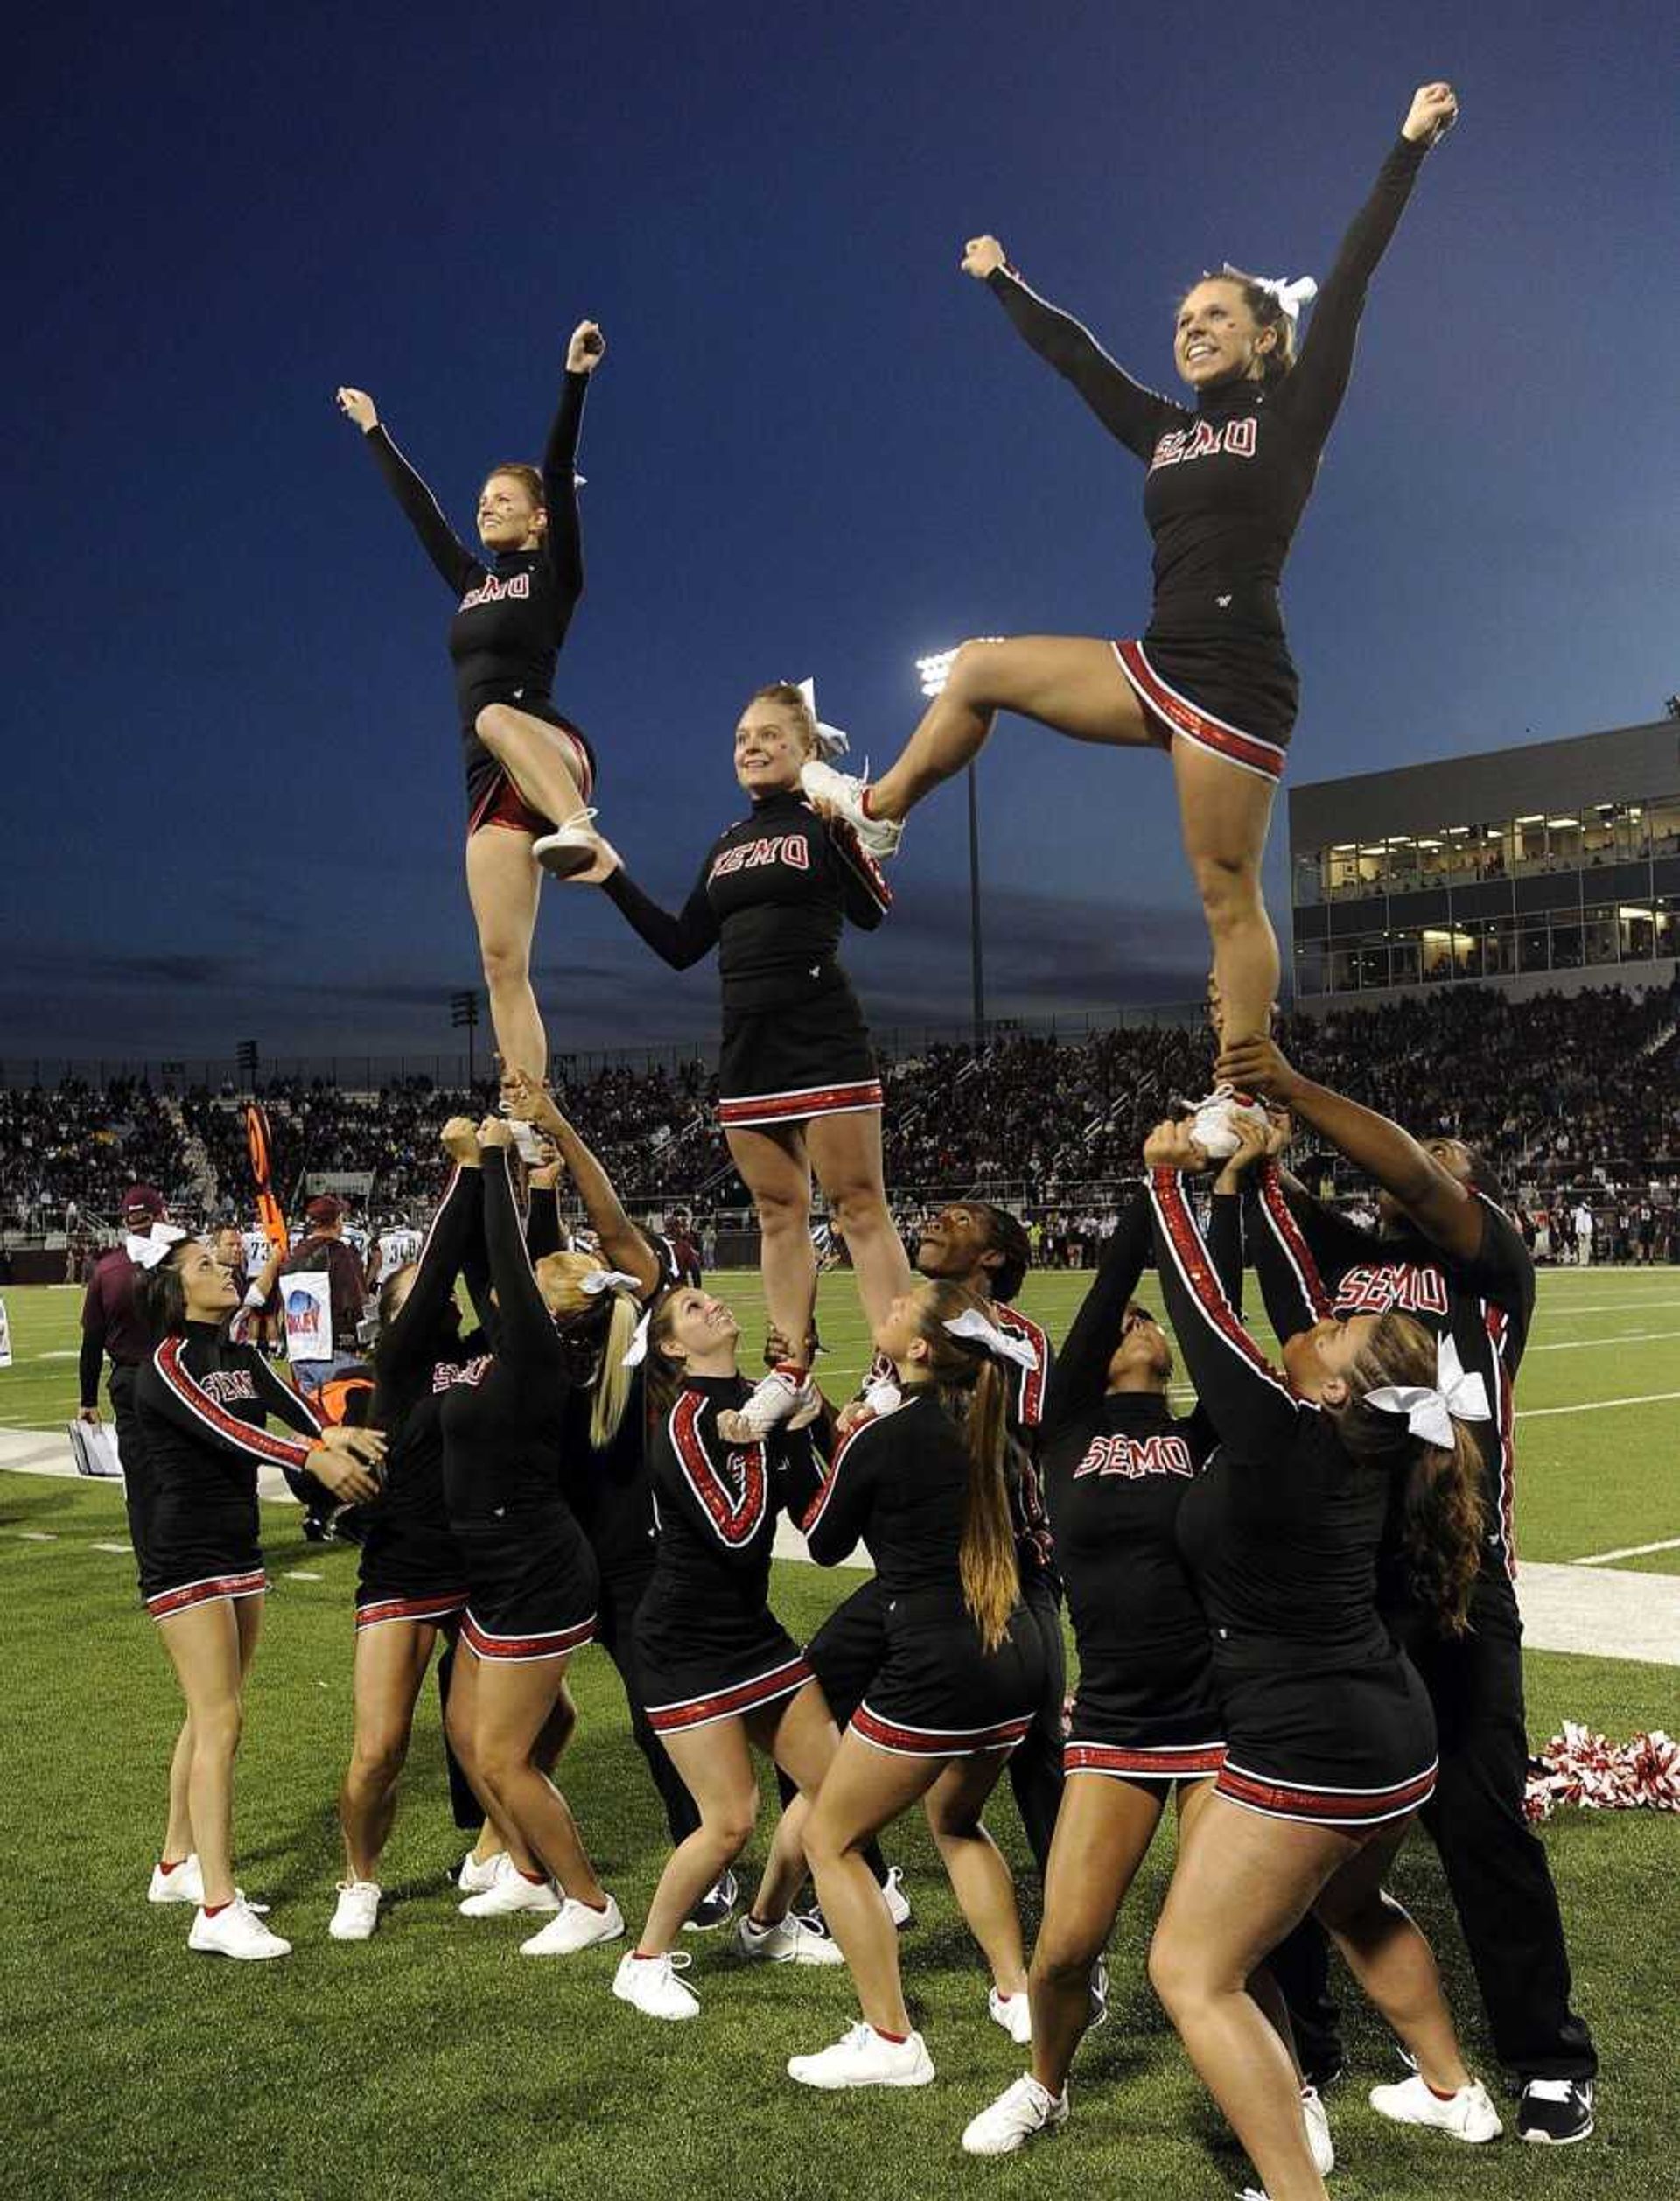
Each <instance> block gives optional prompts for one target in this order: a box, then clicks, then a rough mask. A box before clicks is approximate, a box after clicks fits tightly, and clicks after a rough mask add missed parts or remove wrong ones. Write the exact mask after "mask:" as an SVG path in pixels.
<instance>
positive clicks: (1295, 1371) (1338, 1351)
mask: <svg viewBox="0 0 1680 2201" xmlns="http://www.w3.org/2000/svg"><path fill="white" fill-rule="evenodd" d="M1382 1320H1383V1317H1382V1315H1380V1314H1350V1315H1349V1316H1348V1320H1347V1321H1345V1322H1339V1321H1337V1320H1336V1319H1335V1317H1334V1315H1327V1317H1326V1318H1325V1320H1324V1321H1321V1322H1314V1324H1313V1327H1312V1328H1311V1329H1304V1330H1298V1331H1297V1332H1296V1334H1295V1335H1294V1336H1293V1337H1291V1338H1287V1339H1285V1343H1284V1370H1285V1374H1286V1375H1287V1376H1288V1377H1289V1380H1290V1382H1291V1383H1292V1384H1293V1386H1294V1387H1295V1389H1296V1391H1299V1393H1300V1395H1301V1397H1302V1398H1316V1399H1319V1400H1320V1402H1321V1403H1322V1404H1324V1405H1330V1406H1339V1405H1342V1404H1343V1403H1344V1402H1345V1401H1346V1399H1347V1397H1348V1370H1349V1369H1350V1368H1351V1367H1352V1366H1353V1364H1354V1363H1355V1361H1356V1360H1357V1359H1358V1358H1359V1356H1360V1355H1361V1353H1362V1352H1363V1351H1364V1349H1365V1348H1366V1346H1367V1345H1368V1344H1369V1342H1370V1340H1371V1337H1372V1335H1373V1334H1374V1333H1375V1331H1376V1327H1377V1325H1378V1323H1379V1322H1381V1321H1382Z"/></svg>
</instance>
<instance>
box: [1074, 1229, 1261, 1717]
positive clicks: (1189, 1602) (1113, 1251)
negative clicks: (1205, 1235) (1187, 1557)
mask: <svg viewBox="0 0 1680 2201" xmlns="http://www.w3.org/2000/svg"><path fill="white" fill-rule="evenodd" d="M1241 1209H1242V1202H1241V1201H1240V1200H1239V1199H1237V1198H1236V1196H1235V1195H1225V1194H1222V1195H1216V1197H1215V1202H1214V1217H1213V1223H1212V1225H1211V1228H1210V1230H1209V1247H1210V1255H1211V1258H1212V1259H1213V1260H1214V1262H1215V1265H1216V1268H1217V1271H1218V1273H1219V1275H1220V1277H1221V1278H1222V1281H1223V1285H1224V1289H1225V1291H1226V1293H1227V1295H1228V1297H1229V1299H1230V1300H1232V1302H1233V1303H1234V1304H1236V1305H1238V1306H1240V1304H1241V1297H1242V1275H1243V1245H1242V1216H1241ZM1149 1251H1150V1209H1149V1203H1148V1202H1147V1201H1146V1200H1145V1199H1144V1198H1143V1197H1142V1196H1141V1195H1139V1196H1138V1197H1137V1198H1134V1199H1131V1200H1130V1201H1128V1202H1127V1204H1126V1206H1125V1207H1124V1209H1122V1211H1121V1216H1120V1223H1119V1227H1118V1228H1117V1230H1115V1232H1114V1234H1113V1236H1112V1237H1110V1240H1109V1242H1108V1244H1107V1245H1106V1246H1105V1247H1104V1248H1103V1258H1102V1261H1101V1263H1100V1264H1099V1265H1098V1268H1097V1272H1096V1280H1095V1281H1094V1282H1093V1284H1092V1286H1091V1288H1090V1290H1089V1292H1088V1293H1086V1295H1085V1299H1084V1301H1083V1303H1082V1306H1081V1307H1080V1310H1079V1313H1078V1314H1076V1315H1075V1318H1074V1324H1073V1328H1071V1329H1070V1330H1069V1331H1068V1335H1067V1336H1066V1338H1064V1339H1063V1341H1062V1346H1061V1352H1060V1354H1059V1355H1058V1356H1057V1359H1056V1365H1055V1370H1054V1374H1053V1375H1052V1377H1051V1379H1050V1389H1049V1394H1048V1397H1047V1399H1046V1401H1045V1410H1044V1428H1043V1439H1042V1442H1043V1454H1042V1456H1043V1462H1044V1471H1045V1490H1046V1497H1047V1500H1048V1504H1049V1509H1050V1525H1051V1527H1052V1529H1053V1530H1054V1534H1055V1539H1056V1560H1057V1564H1058V1565H1059V1567H1061V1578H1062V1581H1063V1583H1064V1585H1065V1587H1066V1589H1067V1593H1068V1613H1069V1616H1071V1618H1072V1620H1073V1623H1074V1636H1075V1641H1076V1643H1077V1644H1078V1646H1079V1658H1080V1666H1081V1670H1082V1672H1085V1671H1090V1672H1102V1673H1103V1674H1104V1675H1110V1674H1124V1673H1125V1672H1127V1671H1128V1670H1131V1669H1135V1670H1137V1671H1138V1672H1140V1673H1141V1672H1156V1671H1159V1669H1160V1668H1161V1667H1162V1666H1163V1665H1165V1666H1166V1667H1169V1668H1171V1667H1177V1668H1178V1669H1180V1671H1181V1672H1185V1673H1187V1672H1190V1671H1191V1670H1192V1669H1193V1668H1194V1666H1195V1665H1197V1664H1198V1663H1199V1662H1200V1663H1201V1664H1202V1665H1205V1664H1206V1662H1207V1659H1208V1626H1207V1623H1206V1621H1205V1619H1204V1618H1203V1616H1202V1611H1201V1605H1200V1604H1199V1603H1198V1602H1197V1598H1196V1594H1195V1590H1194V1587H1193V1585H1192V1583H1191V1581H1190V1577H1189V1574H1188V1571H1187V1567H1186V1566H1185V1561H1184V1558H1183V1555H1182V1553H1180V1549H1179V1542H1178V1522H1179V1511H1180V1505H1181V1504H1182V1503H1183V1501H1184V1498H1185V1496H1186V1493H1187V1491H1188V1490H1189V1489H1190V1487H1191V1484H1192V1483H1194V1480H1195V1478H1196V1476H1199V1475H1200V1474H1201V1471H1202V1469H1204V1468H1205V1467H1206V1466H1207V1464H1208V1460H1209V1458H1210V1457H1211V1455H1212V1454H1213V1452H1214V1450H1215V1447H1216V1446H1217V1444H1218V1442H1219V1433H1218V1431H1217V1429H1216V1428H1215V1426H1214V1422H1213V1419H1212V1417H1211V1416H1210V1415H1209V1414H1208V1412H1207V1410H1206V1409H1205V1408H1204V1407H1202V1406H1200V1405H1199V1406H1198V1407H1197V1408H1196V1410H1195V1412H1194V1413H1191V1414H1188V1415H1186V1416H1184V1417H1183V1418H1182V1419H1180V1417H1179V1416H1178V1415H1176V1414H1174V1413H1173V1409H1172V1407H1171V1406H1170V1405H1169V1404H1168V1403H1167V1399H1166V1395H1165V1393H1163V1392H1151V1391H1110V1390H1109V1388H1108V1374H1109V1363H1110V1360H1111V1359H1112V1358H1113V1356H1114V1354H1115V1351H1116V1349H1117V1347H1118V1345H1119V1343H1120V1340H1121V1335H1122V1332H1123V1328H1124V1320H1125V1313H1126V1308H1127V1306H1128V1305H1129V1303H1130V1302H1131V1298H1132V1296H1133V1294H1134V1293H1136V1291H1137V1289H1138V1279H1139V1278H1140V1277H1141V1276H1142V1274H1143V1271H1144V1265H1145V1261H1146V1260H1147V1259H1148V1258H1149Z"/></svg>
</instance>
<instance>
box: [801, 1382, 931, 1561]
mask: <svg viewBox="0 0 1680 2201" xmlns="http://www.w3.org/2000/svg"><path fill="white" fill-rule="evenodd" d="M968 1487H969V1446H968V1440H967V1438H966V1437H965V1436H964V1435H963V1432H962V1430H961V1429H959V1428H958V1427H957V1426H956V1422H954V1421H953V1420H952V1419H951V1418H950V1416H949V1414H948V1413H947V1412H945V1410H944V1408H943V1407H942V1405H940V1403H939V1401H938V1399H937V1398H935V1395H934V1392H933V1391H932V1389H931V1388H929V1387H928V1386H925V1385H924V1386H922V1387H921V1388H913V1389H911V1390H909V1391H906V1393H905V1395H904V1403H903V1405H900V1406H898V1407H896V1408H895V1409H894V1410H893V1412H891V1413H888V1414H882V1415H880V1416H879V1418H878V1419H875V1420H872V1421H865V1422H862V1423H860V1424H859V1425H858V1427H857V1428H856V1429H854V1430H852V1432H851V1434H850V1435H849V1436H847V1437H845V1438H844V1439H843V1440H841V1443H840V1445H839V1447H838V1448H837V1451H836V1453H835V1455H834V1464H833V1467H832V1469H830V1474H829V1476H828V1479H827V1480H826V1482H825V1483H823V1488H822V1490H820V1491H819V1492H818V1493H817V1496H816V1501H815V1503H814V1504H812V1506H811V1508H810V1510H809V1512H808V1513H807V1514H806V1516H805V1518H804V1520H803V1522H802V1524H801V1525H802V1527H803V1529H804V1532H805V1542H806V1546H807V1548H808V1549H809V1553H810V1555H811V1557H812V1558H813V1559H814V1560H816V1562H817V1564H818V1566H819V1567H837V1566H839V1564H840V1562H841V1561H842V1560H844V1559H845V1558H847V1557H848V1556H849V1555H850V1554H851V1552H852V1551H853V1550H854V1549H855V1548H856V1546H858V1543H859V1542H861V1543H862V1544H863V1545H864V1546H865V1547H866V1549H867V1550H868V1553H869V1555H870V1557H871V1558H872V1560H874V1562H875V1572H876V1574H877V1575H878V1576H879V1581H880V1585H881V1588H882V1591H883V1592H884V1594H885V1595H886V1597H887V1599H888V1600H889V1602H890V1601H891V1600H892V1599H893V1598H897V1597H907V1596H914V1595H921V1594H923V1593H925V1592H928V1591H939V1592H944V1593H947V1594H949V1595H952V1596H954V1597H959V1598H960V1597H961V1595H962V1594H963V1569H962V1555H963V1512H964V1508H965V1504H966V1498H967V1492H968Z"/></svg>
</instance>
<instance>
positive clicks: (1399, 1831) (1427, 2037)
mask: <svg viewBox="0 0 1680 2201" xmlns="http://www.w3.org/2000/svg"><path fill="white" fill-rule="evenodd" d="M1409 1826H1411V1819H1403V1820H1402V1821H1401V1823H1400V1824H1399V1826H1397V1827H1396V1828H1395V1829H1394V1830H1393V1832H1392V1833H1388V1834H1384V1835H1383V1836H1382V1837H1381V1839H1380V1840H1375V1841H1372V1842H1370V1843H1369V1845H1368V1846H1367V1847H1365V1848H1364V1849H1362V1850H1361V1851H1360V1852H1359V1853H1358V1854H1357V1855H1356V1856H1355V1857H1352V1858H1350V1859H1349V1860H1348V1862H1347V1863H1346V1864H1345V1865H1344V1866H1343V1867H1342V1868H1341V1871H1340V1872H1338V1873H1337V1874H1336V1875H1335V1877H1334V1879H1333V1880H1332V1881H1331V1882H1329V1883H1328V1885H1327V1887H1326V1888H1325V1889H1324V1890H1323V1892H1322V1893H1321V1894H1320V1896H1319V1899H1318V1902H1317V1903H1315V1904H1314V1905H1313V1909H1314V1910H1315V1911H1316V1912H1317V1914H1318V1916H1319V1917H1320V1919H1321V1920H1322V1922H1323V1923H1324V1924H1325V1925H1326V1926H1327V1927H1328V1928H1329V1930H1330V1931H1331V1932H1332V1933H1333V1934H1334V1936H1335V1939H1336V1946H1337V1947H1338V1948H1339V1949H1340V1950H1341V1952H1342V1954H1343V1956H1345V1957H1346V1958H1347V1959H1348V1969H1349V1970H1350V1971H1351V1972H1352V1973H1353V1975H1354V1977H1355V1979H1356V1980H1358V1981H1359V1984H1360V1985H1361V1987H1363V1988H1364V1990H1365V1992H1366V1994H1368V1995H1369V1997H1370V1999H1371V2001H1373V2002H1374V2003H1375V2004H1376V2007H1377V2008H1378V2009H1379V2010H1381V2012H1382V2013H1383V2016H1384V2017H1385V2018H1387V2020H1388V2021H1389V2023H1390V2025H1391V2026H1392V2027H1393V2028H1394V2029H1395V2031H1396V2032H1397V2034H1398V2035H1399V2036H1400V2038H1401V2040H1402V2041H1403V2042H1404V2043H1405V2045H1406V2047H1407V2048H1408V2049H1410V2050H1411V2053H1412V2055H1413V2056H1414V2057H1416V2059H1417V2064H1418V2070H1419V2071H1421V2072H1422V2073H1423V2076H1424V2079H1425V2084H1426V2085H1430V2086H1432V2087H1434V2088H1435V2089H1436V2091H1437V2092H1439V2093H1443V2094H1455V2093H1457V2092H1458V2091H1459V2089H1460V2087H1461V2086H1467V2085H1469V2084H1470V2074H1469V2072H1468V2071H1467V2070H1466V2069H1465V2063H1464V2056H1463V2053H1462V2051H1461V2050H1460V2047H1459V2036H1458V2035H1457V2033H1456V2032H1455V2031H1454V2030H1453V2018H1452V2014H1451V2012H1450V2011H1449V2010H1448V2008H1447V2007H1446V1996H1445V1995H1444V1994H1442V1993H1441V1975H1440V1973H1439V1971H1438V1970H1437V1968H1436V1964H1435V1952H1434V1951H1433V1950H1432V1948H1431V1947H1430V1945H1429V1944H1428V1942H1427V1941H1426V1940H1425V1938H1424V1937H1423V1935H1422V1934H1421V1933H1420V1932H1419V1931H1418V1928H1417V1927H1416V1926H1415V1925H1414V1924H1412V1922H1411V1918H1410V1917H1408V1916H1407V1914H1406V1912H1405V1911H1404V1910H1403V1909H1402V1908H1401V1906H1400V1905H1399V1904H1398V1903H1396V1901H1395V1900H1394V1898H1393V1896H1390V1895H1385V1894H1384V1892H1383V1875H1385V1874H1386V1872H1387V1871H1388V1869H1389V1867H1390V1865H1391V1864H1392V1863H1393V1862H1394V1858H1395V1853H1396V1852H1397V1850H1398V1848H1399V1847H1400V1845H1401V1843H1402V1842H1403V1841H1404V1840H1405V1836H1406V1830H1407V1828H1408V1827H1409Z"/></svg>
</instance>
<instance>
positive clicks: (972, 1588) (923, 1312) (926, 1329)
mask: <svg viewBox="0 0 1680 2201" xmlns="http://www.w3.org/2000/svg"><path fill="white" fill-rule="evenodd" d="M916 1300H917V1302H918V1304H917V1314H918V1318H919V1328H920V1329H921V1335H922V1336H923V1337H924V1338H925V1339H926V1340H927V1342H928V1345H929V1346H930V1347H931V1348H932V1351H931V1354H930V1356H929V1358H928V1372H929V1374H930V1375H931V1376H932V1377H933V1379H934V1390H935V1397H936V1398H938V1400H939V1403H940V1405H941V1406H942V1408H943V1409H944V1411H945V1412H946V1413H947V1414H949V1417H950V1419H952V1420H953V1421H954V1422H955V1423H956V1426H957V1427H958V1428H959V1429H960V1430H961V1431H962V1432H963V1436H964V1438H965V1439H966V1440H967V1443H968V1449H969V1479H968V1483H967V1487H966V1488H965V1490H964V1491H963V1540H962V1544H961V1546H960V1550H959V1567H960V1571H961V1574H962V1579H963V1604H964V1605H965V1606H966V1607H967V1608H968V1611H969V1616H970V1619H972V1621H973V1622H974V1624H975V1626H976V1627H977V1629H978V1630H979V1631H980V1640H981V1643H982V1644H983V1645H984V1648H985V1649H986V1650H987V1651H996V1650H997V1649H998V1645H999V1644H1001V1643H1002V1642H1003V1640H1004V1638H1005V1636H1006V1635H1007V1633H1008V1632H1009V1621H1010V1615H1011V1614H1012V1612H1013V1611H1014V1610H1015V1608H1016V1606H1017V1605H1018V1604H1019V1602H1020V1596H1021V1577H1020V1569H1019V1567H1018V1565H1017V1563H1016V1558H1015V1529H1014V1525H1013V1523H1012V1520H1011V1518H1010V1510H1009V1480H1008V1474H1007V1470H1006V1468H1005V1456H1006V1452H1007V1447H1008V1441H1009V1440H1008V1435H1007V1431H1006V1428H1005V1409H1006V1397H1005V1387H1004V1375H1003V1370H1001V1369H1000V1368H999V1367H998V1363H997V1362H996V1361H994V1360H991V1359H989V1358H988V1357H986V1356H985V1355H984V1353H982V1352H979V1351H977V1350H976V1349H974V1348H973V1346H972V1344H971V1343H970V1341H969V1340H967V1339H962V1338H956V1337H953V1336H952V1335H951V1333H950V1331H949V1330H948V1329H947V1328H946V1327H945V1325H946V1323H947V1322H948V1321H953V1320H955V1319H956V1316H958V1315H959V1314H964V1313H966V1312H967V1311H968V1310H970V1308H973V1309H977V1310H978V1311H979V1312H980V1313H982V1314H984V1311H985V1306H984V1300H980V1299H979V1298H978V1297H977V1295H976V1294H975V1293H972V1292H970V1291H965V1290H964V1289H963V1286H961V1285H957V1284H943V1283H937V1282H934V1281H931V1280H930V1281H929V1282H928V1283H925V1284H923V1285H922V1286H921V1288H920V1289H919V1290H918V1292H917V1293H916Z"/></svg>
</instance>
